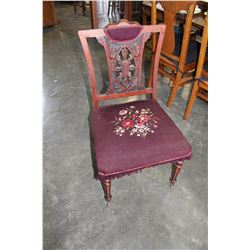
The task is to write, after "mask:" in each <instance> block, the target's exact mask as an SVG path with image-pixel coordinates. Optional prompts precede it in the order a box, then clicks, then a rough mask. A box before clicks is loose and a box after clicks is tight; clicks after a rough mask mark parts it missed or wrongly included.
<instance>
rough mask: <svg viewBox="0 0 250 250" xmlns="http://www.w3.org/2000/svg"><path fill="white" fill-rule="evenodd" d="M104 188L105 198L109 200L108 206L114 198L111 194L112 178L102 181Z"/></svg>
mask: <svg viewBox="0 0 250 250" xmlns="http://www.w3.org/2000/svg"><path fill="white" fill-rule="evenodd" d="M101 184H102V188H103V191H104V199H105V200H106V201H107V206H110V202H111V199H112V195H111V180H104V181H101Z"/></svg>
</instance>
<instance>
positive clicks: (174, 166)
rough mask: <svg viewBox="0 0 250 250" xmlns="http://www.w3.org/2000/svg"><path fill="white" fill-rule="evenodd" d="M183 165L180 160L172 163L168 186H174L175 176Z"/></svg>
mask: <svg viewBox="0 0 250 250" xmlns="http://www.w3.org/2000/svg"><path fill="white" fill-rule="evenodd" d="M182 166H183V162H182V161H177V162H176V163H174V164H172V173H171V177H170V187H171V188H174V184H175V183H176V181H177V176H178V175H179V173H180V171H181V168H182Z"/></svg>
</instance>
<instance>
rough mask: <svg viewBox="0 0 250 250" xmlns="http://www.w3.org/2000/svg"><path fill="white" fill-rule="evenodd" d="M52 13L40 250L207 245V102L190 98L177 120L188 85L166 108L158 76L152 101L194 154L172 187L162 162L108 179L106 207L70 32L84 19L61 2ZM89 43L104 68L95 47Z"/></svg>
mask: <svg viewBox="0 0 250 250" xmlns="http://www.w3.org/2000/svg"><path fill="white" fill-rule="evenodd" d="M87 14H88V16H89V13H87ZM57 15H58V18H59V20H60V25H59V26H58V27H50V28H46V29H44V36H43V38H44V39H43V48H44V50H43V61H44V67H43V73H44V76H43V81H44V83H43V96H44V111H43V114H44V118H43V144H44V153H43V155H44V158H43V160H44V161H43V162H44V172H43V173H44V176H43V183H44V184H43V185H44V189H43V194H44V200H43V206H44V209H43V211H44V215H43V220H44V234H43V237H44V249H46V250H47V249H49V250H52V249H70V250H71V249H207V154H208V147H207V134H208V131H207V121H208V118H207V112H208V108H207V104H206V103H204V102H203V101H201V100H197V101H196V103H195V106H194V108H193V110H192V113H191V116H190V119H189V120H188V121H187V122H184V121H183V120H182V116H183V113H184V110H185V107H186V98H187V95H188V90H189V89H188V88H185V89H183V90H180V91H179V93H178V96H177V98H176V100H175V102H174V104H173V106H172V107H171V108H170V109H169V110H166V107H165V103H166V101H167V98H168V95H169V86H168V84H167V82H168V81H167V79H163V78H161V77H159V89H158V101H159V103H160V105H161V106H162V107H163V108H164V110H165V111H167V113H168V114H169V115H170V116H171V118H172V119H173V120H174V121H175V122H176V124H177V126H178V127H179V128H180V129H181V131H182V132H183V134H184V135H185V136H186V138H187V139H188V141H189V142H190V143H191V144H192V147H193V158H192V160H191V161H186V162H185V163H184V169H183V170H182V172H181V173H180V175H179V178H178V182H177V184H176V187H175V189H173V190H172V189H170V187H169V177H170V173H171V166H170V165H169V164H167V165H163V166H159V167H156V168H152V169H146V170H144V171H143V172H142V173H140V174H134V175H131V176H126V177H123V178H121V179H118V180H114V181H113V183H112V195H113V199H112V204H111V207H110V208H108V207H106V206H105V202H104V199H103V191H102V188H101V185H100V183H99V181H96V180H95V179H94V178H93V168H92V160H91V151H90V137H89V120H88V119H89V112H90V110H91V109H92V106H91V98H90V88H89V85H88V82H87V80H88V79H87V73H86V63H85V61H84V56H83V53H82V49H81V45H80V41H79V38H78V35H77V31H78V30H81V29H88V28H90V19H89V17H83V16H82V15H81V11H79V14H78V13H77V14H74V12H73V7H72V6H68V5H66V4H61V5H60V4H57ZM91 47H92V49H94V54H93V56H94V61H95V65H96V68H97V69H98V68H99V70H98V71H103V69H105V65H104V64H103V60H102V59H103V57H104V54H103V53H102V52H100V48H101V47H100V46H99V45H98V44H97V43H95V42H93V43H91ZM105 77H106V78H107V75H105V76H104V78H105ZM98 79H99V83H100V88H102V86H103V82H102V80H101V78H100V77H99V78H98Z"/></svg>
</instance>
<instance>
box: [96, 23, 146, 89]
mask: <svg viewBox="0 0 250 250" xmlns="http://www.w3.org/2000/svg"><path fill="white" fill-rule="evenodd" d="M136 28H138V27H136ZM132 29H133V28H131V27H130V28H125V29H124V31H123V32H131V30H132ZM149 37H150V33H145V32H144V33H141V32H140V33H139V34H138V35H137V36H136V37H134V38H132V39H130V40H125V41H124V40H119V41H117V40H114V39H113V38H112V37H111V36H110V35H107V33H106V36H105V37H99V38H98V42H99V43H100V44H101V45H102V46H104V49H105V53H106V58H107V62H108V65H109V81H110V84H109V89H108V91H107V94H112V93H123V92H129V91H135V90H142V89H144V88H145V84H143V83H142V81H141V69H142V56H143V51H144V46H145V42H146V41H147V40H148V39H149Z"/></svg>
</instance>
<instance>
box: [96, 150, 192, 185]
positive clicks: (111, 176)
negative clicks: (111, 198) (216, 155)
mask: <svg viewBox="0 0 250 250" xmlns="http://www.w3.org/2000/svg"><path fill="white" fill-rule="evenodd" d="M191 158H192V154H191V155H189V156H186V157H184V158H180V159H176V160H174V161H166V162H160V163H156V164H154V165H149V166H145V167H142V168H139V169H135V170H130V171H126V172H121V173H115V174H109V175H100V174H97V177H95V179H99V180H100V181H104V180H113V179H118V178H121V177H123V176H125V175H128V176H129V175H132V174H134V173H141V172H142V170H143V169H145V168H150V167H153V168H154V167H157V166H160V165H163V164H167V163H171V164H173V163H176V162H177V161H185V160H190V159H191Z"/></svg>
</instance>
